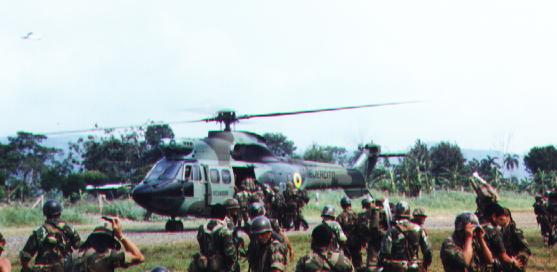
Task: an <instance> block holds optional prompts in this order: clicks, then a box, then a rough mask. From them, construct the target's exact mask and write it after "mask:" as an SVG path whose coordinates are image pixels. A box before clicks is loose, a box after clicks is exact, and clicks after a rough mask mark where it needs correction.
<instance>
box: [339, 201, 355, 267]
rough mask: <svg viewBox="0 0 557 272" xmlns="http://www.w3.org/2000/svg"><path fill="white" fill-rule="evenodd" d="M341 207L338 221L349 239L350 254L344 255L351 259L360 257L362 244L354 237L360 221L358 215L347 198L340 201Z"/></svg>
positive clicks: (347, 246)
mask: <svg viewBox="0 0 557 272" xmlns="http://www.w3.org/2000/svg"><path fill="white" fill-rule="evenodd" d="M340 206H341V207H342V213H340V214H339V215H338V216H337V219H336V220H337V222H338V223H339V224H340V227H341V228H342V231H343V232H344V234H346V237H347V238H348V240H347V243H346V249H347V250H348V252H345V253H344V254H345V255H346V256H349V257H350V256H354V255H359V254H360V250H361V243H359V242H357V241H355V240H357V239H356V236H355V235H354V232H355V229H356V224H357V221H358V215H356V213H355V212H354V211H353V210H352V202H351V201H350V198H348V197H347V196H345V197H343V198H342V199H341V200H340ZM352 253H354V254H352ZM356 258H357V257H356ZM360 258H361V257H360ZM360 263H361V261H360Z"/></svg>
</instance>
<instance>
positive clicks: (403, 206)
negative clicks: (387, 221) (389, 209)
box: [395, 201, 410, 218]
mask: <svg viewBox="0 0 557 272" xmlns="http://www.w3.org/2000/svg"><path fill="white" fill-rule="evenodd" d="M395 214H396V217H398V218H410V205H408V202H406V201H400V202H398V203H397V204H396V207H395Z"/></svg>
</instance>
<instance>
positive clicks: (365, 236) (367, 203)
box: [350, 198, 377, 270]
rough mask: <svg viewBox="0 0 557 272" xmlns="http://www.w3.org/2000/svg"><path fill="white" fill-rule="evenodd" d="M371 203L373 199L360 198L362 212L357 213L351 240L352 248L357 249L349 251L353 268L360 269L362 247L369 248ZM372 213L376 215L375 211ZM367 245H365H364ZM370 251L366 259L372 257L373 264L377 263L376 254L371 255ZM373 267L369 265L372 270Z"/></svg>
mask: <svg viewBox="0 0 557 272" xmlns="http://www.w3.org/2000/svg"><path fill="white" fill-rule="evenodd" d="M372 205H373V199H370V198H364V199H362V210H363V211H362V212H361V213H359V214H358V219H357V222H356V227H355V231H354V239H353V240H352V243H353V244H352V245H350V247H353V248H354V249H357V250H356V251H355V252H353V251H351V253H352V264H354V268H356V269H357V270H358V269H360V268H361V267H362V265H363V263H362V254H361V251H362V248H370V243H371V241H372V239H371V229H370V227H371V221H372V220H374V219H372V216H373V214H372V213H371V209H372ZM374 215H377V214H376V213H375V214H374ZM366 246H367V247H366ZM371 255H372V254H370V252H369V251H368V259H370V258H372V259H373V262H374V265H375V264H376V263H377V254H375V255H374V256H371ZM374 268H375V267H371V269H372V270H373V269H374Z"/></svg>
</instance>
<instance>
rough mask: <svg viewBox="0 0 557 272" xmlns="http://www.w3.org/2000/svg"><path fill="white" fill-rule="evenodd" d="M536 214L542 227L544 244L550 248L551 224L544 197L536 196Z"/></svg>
mask: <svg viewBox="0 0 557 272" xmlns="http://www.w3.org/2000/svg"><path fill="white" fill-rule="evenodd" d="M534 213H535V214H536V221H538V225H540V229H541V233H542V237H543V240H544V244H545V245H546V246H549V237H551V232H552V231H551V223H550V222H549V214H548V212H547V208H546V203H545V201H544V200H543V198H542V196H539V195H537V196H536V202H535V203H534Z"/></svg>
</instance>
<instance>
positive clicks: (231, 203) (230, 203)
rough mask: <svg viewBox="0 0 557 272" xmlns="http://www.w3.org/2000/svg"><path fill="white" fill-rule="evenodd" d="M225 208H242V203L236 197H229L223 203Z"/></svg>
mask: <svg viewBox="0 0 557 272" xmlns="http://www.w3.org/2000/svg"><path fill="white" fill-rule="evenodd" d="M222 204H223V205H224V208H225V209H227V210H232V209H239V208H240V203H238V200H236V199H234V198H229V199H227V200H225V201H224V202H223V203H222Z"/></svg>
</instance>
